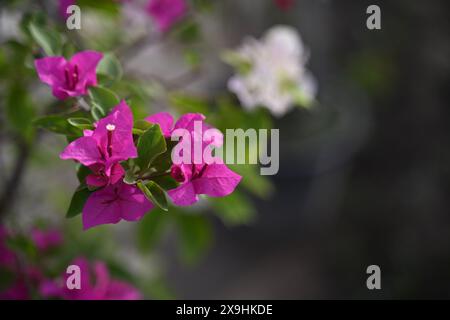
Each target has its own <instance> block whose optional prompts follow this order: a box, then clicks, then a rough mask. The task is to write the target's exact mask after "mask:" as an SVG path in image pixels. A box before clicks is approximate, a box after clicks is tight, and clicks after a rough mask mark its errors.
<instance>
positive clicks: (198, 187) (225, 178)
mask: <svg viewBox="0 0 450 320" xmlns="http://www.w3.org/2000/svg"><path fill="white" fill-rule="evenodd" d="M241 178H242V177H241V176H240V175H238V174H237V173H235V172H233V171H231V170H230V169H229V168H228V167H227V166H226V165H224V164H211V165H207V166H206V168H205V170H204V172H203V173H202V176H201V177H200V178H198V179H194V180H193V181H192V183H193V184H194V187H195V192H196V193H197V194H206V195H208V196H211V197H223V196H226V195H229V194H230V193H232V192H233V191H234V189H235V188H236V186H237V185H238V184H239V182H240V181H241Z"/></svg>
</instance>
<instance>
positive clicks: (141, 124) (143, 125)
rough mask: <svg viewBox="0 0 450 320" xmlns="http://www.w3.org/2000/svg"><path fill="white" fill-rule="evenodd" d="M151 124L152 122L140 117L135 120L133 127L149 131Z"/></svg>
mask: <svg viewBox="0 0 450 320" xmlns="http://www.w3.org/2000/svg"><path fill="white" fill-rule="evenodd" d="M151 126H152V124H151V123H150V122H148V121H147V120H143V119H140V120H136V121H135V122H134V126H133V127H134V128H136V129H139V130H142V131H147V130H148V129H149V128H150V127H151Z"/></svg>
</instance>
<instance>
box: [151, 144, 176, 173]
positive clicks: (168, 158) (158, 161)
mask: <svg viewBox="0 0 450 320" xmlns="http://www.w3.org/2000/svg"><path fill="white" fill-rule="evenodd" d="M177 143H178V141H172V140H169V139H167V140H166V146H167V150H166V152H164V153H162V154H160V155H159V156H157V157H156V158H155V160H153V161H152V164H151V167H152V168H154V169H155V171H156V172H164V171H167V170H169V169H170V167H171V166H172V149H173V147H174V146H175V145H176V144H177Z"/></svg>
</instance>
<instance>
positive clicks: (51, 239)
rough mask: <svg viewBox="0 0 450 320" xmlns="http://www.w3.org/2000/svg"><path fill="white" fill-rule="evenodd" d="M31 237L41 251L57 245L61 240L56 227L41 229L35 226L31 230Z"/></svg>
mask: <svg viewBox="0 0 450 320" xmlns="http://www.w3.org/2000/svg"><path fill="white" fill-rule="evenodd" d="M31 238H32V240H33V242H34V244H35V245H36V247H37V248H38V249H39V250H41V251H45V250H48V249H50V248H54V247H57V246H59V245H60V244H61V243H62V241H63V237H62V235H61V232H60V231H59V230H56V229H51V230H41V229H37V228H35V229H33V230H31Z"/></svg>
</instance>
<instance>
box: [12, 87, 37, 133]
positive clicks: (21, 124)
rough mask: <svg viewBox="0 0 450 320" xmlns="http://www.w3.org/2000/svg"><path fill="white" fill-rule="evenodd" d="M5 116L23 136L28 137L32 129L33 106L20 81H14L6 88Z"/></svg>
mask: <svg viewBox="0 0 450 320" xmlns="http://www.w3.org/2000/svg"><path fill="white" fill-rule="evenodd" d="M6 116H7V117H8V121H9V123H10V124H12V125H13V126H14V129H16V130H17V131H18V132H19V133H21V134H22V135H23V136H24V137H29V135H30V134H31V129H32V126H31V124H32V119H33V116H34V108H33V104H32V102H31V99H30V96H29V95H28V93H27V90H26V87H25V86H24V85H23V84H21V83H20V82H14V83H13V84H12V85H11V87H10V88H9V90H8V95H7V97H6Z"/></svg>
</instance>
